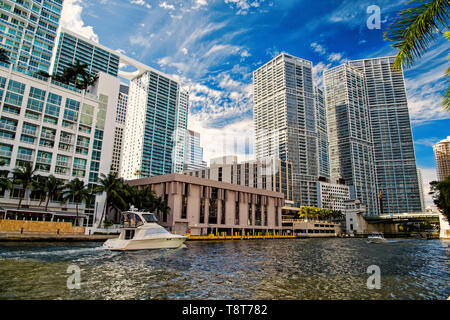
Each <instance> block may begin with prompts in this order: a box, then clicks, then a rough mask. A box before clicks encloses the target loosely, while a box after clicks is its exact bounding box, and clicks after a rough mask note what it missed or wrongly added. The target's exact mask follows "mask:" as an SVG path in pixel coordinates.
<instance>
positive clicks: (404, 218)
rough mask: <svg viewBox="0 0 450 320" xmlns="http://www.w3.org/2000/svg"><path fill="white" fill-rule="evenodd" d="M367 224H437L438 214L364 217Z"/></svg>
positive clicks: (419, 213) (423, 213)
mask: <svg viewBox="0 0 450 320" xmlns="http://www.w3.org/2000/svg"><path fill="white" fill-rule="evenodd" d="M364 219H365V220H366V221H367V223H369V224H375V223H394V224H395V223H404V222H425V221H426V222H439V213H425V212H417V213H414V212H413V213H398V214H384V215H380V216H364Z"/></svg>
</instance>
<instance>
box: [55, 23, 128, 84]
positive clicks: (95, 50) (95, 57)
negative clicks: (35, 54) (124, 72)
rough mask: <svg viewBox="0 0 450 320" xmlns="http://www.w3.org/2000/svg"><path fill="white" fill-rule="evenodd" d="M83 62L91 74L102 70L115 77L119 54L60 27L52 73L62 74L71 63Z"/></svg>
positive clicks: (117, 69)
mask: <svg viewBox="0 0 450 320" xmlns="http://www.w3.org/2000/svg"><path fill="white" fill-rule="evenodd" d="M77 60H78V61H80V63H85V64H87V65H88V67H87V70H88V71H89V73H90V74H91V75H95V74H97V73H98V72H99V71H103V72H105V73H108V74H110V75H112V76H115V77H117V75H118V72H119V60H120V57H119V54H118V53H117V52H115V51H114V50H112V49H109V48H107V47H105V46H103V45H101V44H98V43H96V42H94V41H91V40H89V39H87V38H84V37H82V36H80V35H78V34H76V33H74V32H71V31H70V30H67V29H65V28H61V33H60V34H59V39H58V46H57V50H56V55H55V59H54V63H53V74H58V75H62V74H63V73H64V70H65V69H66V68H67V67H69V66H70V65H71V64H74V63H76V61H77Z"/></svg>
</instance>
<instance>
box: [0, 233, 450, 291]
mask: <svg viewBox="0 0 450 320" xmlns="http://www.w3.org/2000/svg"><path fill="white" fill-rule="evenodd" d="M449 245H450V242H448V241H447V242H444V241H439V240H432V241H423V240H389V241H387V242H386V243H381V244H368V243H367V242H366V240H365V239H308V240H267V241H233V242H208V243H205V242H191V243H187V245H186V247H185V248H180V249H176V250H149V251H136V252H110V251H105V250H103V249H102V248H101V243H69V244H68V243H62V244H61V243H59V244H58V243H1V244H0V299H446V298H447V297H448V296H449V295H450V289H449V279H450V277H449V268H448V267H449ZM72 264H75V265H78V266H79V267H80V268H81V289H80V290H69V289H67V286H66V281H67V277H68V276H69V274H67V273H66V271H67V267H68V266H69V265H72ZM370 265H378V266H379V267H380V268H381V289H380V290H369V289H367V286H366V281H367V278H368V276H369V275H368V274H366V270H367V267H368V266H370Z"/></svg>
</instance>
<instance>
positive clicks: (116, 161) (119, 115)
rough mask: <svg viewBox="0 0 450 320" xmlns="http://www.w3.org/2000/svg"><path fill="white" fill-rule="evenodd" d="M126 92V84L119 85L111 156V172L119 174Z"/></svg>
mask: <svg viewBox="0 0 450 320" xmlns="http://www.w3.org/2000/svg"><path fill="white" fill-rule="evenodd" d="M128 90H129V87H128V86H127V85H126V84H123V83H121V84H120V90H119V98H118V100H117V110H116V128H115V131H114V145H113V154H112V164H111V172H113V173H117V174H119V173H120V163H121V160H122V149H123V142H124V138H125V120H126V115H127V104H128Z"/></svg>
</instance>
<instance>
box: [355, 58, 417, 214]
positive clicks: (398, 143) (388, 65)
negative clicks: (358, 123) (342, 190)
mask: <svg viewBox="0 0 450 320" xmlns="http://www.w3.org/2000/svg"><path fill="white" fill-rule="evenodd" d="M394 60H395V57H381V58H374V59H364V60H358V61H350V62H349V65H350V66H351V67H353V68H355V69H357V70H359V71H360V72H362V73H363V74H364V77H365V83H366V92H367V103H368V108H369V117H370V123H371V128H372V139H373V150H374V161H375V162H374V164H375V170H376V177H377V187H378V190H379V192H381V195H382V210H383V212H382V213H385V214H388V213H403V212H420V211H422V210H421V209H422V205H421V201H420V188H419V180H418V176H417V167H416V158H415V154H414V144H413V138H412V130H411V121H410V117H409V112H408V101H407V97H406V89H405V80H404V77H403V72H402V71H393V69H392V66H393V63H394Z"/></svg>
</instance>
